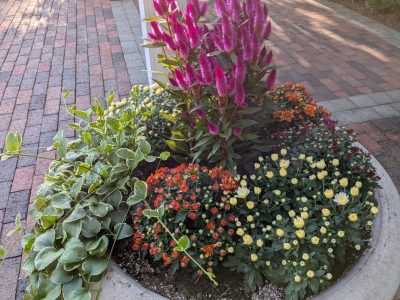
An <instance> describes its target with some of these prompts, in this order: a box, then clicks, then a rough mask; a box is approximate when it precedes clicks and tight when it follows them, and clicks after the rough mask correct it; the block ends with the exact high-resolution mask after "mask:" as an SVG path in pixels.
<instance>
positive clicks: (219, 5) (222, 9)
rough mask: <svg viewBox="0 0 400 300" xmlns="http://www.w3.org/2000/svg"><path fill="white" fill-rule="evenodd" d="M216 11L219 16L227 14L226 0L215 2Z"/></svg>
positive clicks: (215, 0) (216, 0)
mask: <svg viewBox="0 0 400 300" xmlns="http://www.w3.org/2000/svg"><path fill="white" fill-rule="evenodd" d="M214 4H215V10H216V11H217V13H218V15H220V16H221V17H222V15H223V14H226V2H225V0H214Z"/></svg>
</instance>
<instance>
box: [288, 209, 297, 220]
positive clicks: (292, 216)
mask: <svg viewBox="0 0 400 300" xmlns="http://www.w3.org/2000/svg"><path fill="white" fill-rule="evenodd" d="M288 214H289V217H291V218H294V217H295V216H296V212H295V211H294V210H289V213H288Z"/></svg>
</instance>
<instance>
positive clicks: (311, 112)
mask: <svg viewBox="0 0 400 300" xmlns="http://www.w3.org/2000/svg"><path fill="white" fill-rule="evenodd" d="M316 111H317V106H316V105H315V104H313V103H310V104H306V105H305V106H304V113H305V114H306V115H307V116H309V117H314V116H315V112H316Z"/></svg>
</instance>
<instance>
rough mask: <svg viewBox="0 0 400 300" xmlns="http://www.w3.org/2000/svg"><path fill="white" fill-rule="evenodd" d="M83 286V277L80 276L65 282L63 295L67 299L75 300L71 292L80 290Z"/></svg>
mask: <svg viewBox="0 0 400 300" xmlns="http://www.w3.org/2000/svg"><path fill="white" fill-rule="evenodd" d="M80 288H82V279H80V278H74V279H73V280H72V281H70V282H68V283H66V284H63V286H62V293H63V297H64V299H65V300H73V298H71V297H70V295H71V293H72V292H73V291H76V290H79V289H80Z"/></svg>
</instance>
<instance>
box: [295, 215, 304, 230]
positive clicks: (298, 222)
mask: <svg viewBox="0 0 400 300" xmlns="http://www.w3.org/2000/svg"><path fill="white" fill-rule="evenodd" d="M293 224H294V227H296V228H299V229H301V228H303V227H304V219H303V218H301V217H296V218H295V219H293Z"/></svg>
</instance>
